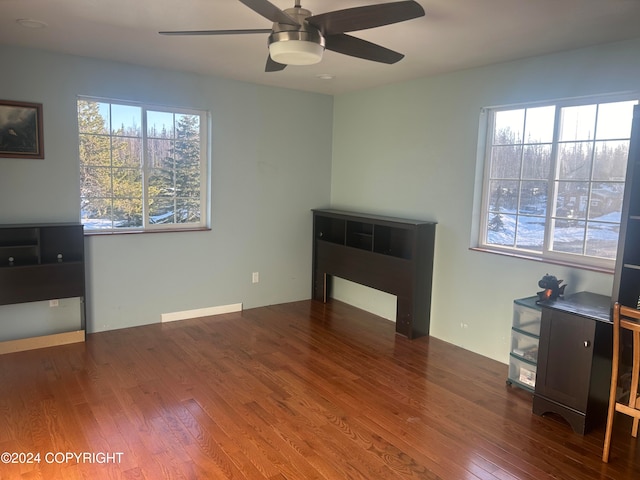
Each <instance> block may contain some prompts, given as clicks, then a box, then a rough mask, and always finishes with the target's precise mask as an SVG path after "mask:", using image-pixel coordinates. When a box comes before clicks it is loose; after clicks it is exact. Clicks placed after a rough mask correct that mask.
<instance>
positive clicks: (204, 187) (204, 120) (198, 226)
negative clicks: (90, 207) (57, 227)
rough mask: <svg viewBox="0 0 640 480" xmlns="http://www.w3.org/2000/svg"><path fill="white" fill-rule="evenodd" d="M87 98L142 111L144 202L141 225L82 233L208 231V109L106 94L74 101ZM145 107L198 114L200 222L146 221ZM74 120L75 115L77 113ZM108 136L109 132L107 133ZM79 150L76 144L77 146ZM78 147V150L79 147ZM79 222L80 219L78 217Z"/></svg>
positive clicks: (77, 127)
mask: <svg viewBox="0 0 640 480" xmlns="http://www.w3.org/2000/svg"><path fill="white" fill-rule="evenodd" d="M78 101H89V102H100V103H109V104H116V105H128V106H134V107H139V108H140V109H141V111H142V118H141V126H140V129H141V132H142V136H141V140H142V142H141V143H142V146H141V148H142V173H143V178H142V190H143V205H142V226H141V227H111V228H94V229H91V228H87V227H86V226H85V234H88V235H113V234H127V233H145V232H147V233H149V232H172V231H193V230H196V231H200V230H209V229H210V228H211V214H210V209H209V205H210V202H211V175H210V172H211V143H210V142H209V138H210V137H211V123H212V122H211V112H209V111H207V110H202V109H196V108H186V107H174V106H169V105H159V104H152V103H142V102H133V101H128V100H121V99H115V98H107V97H95V96H86V95H78V96H77V97H76V102H78ZM148 110H151V111H154V112H168V113H174V114H186V115H198V116H200V119H201V121H200V152H201V153H202V155H204V157H205V158H201V161H200V193H201V195H200V222H198V223H195V222H194V223H171V224H152V223H149V221H148V211H147V210H148V178H149V161H148V152H147V148H146V141H147V138H148V137H147V115H146V112H147V111H148ZM76 119H77V114H76ZM76 131H77V132H78V139H79V135H80V129H79V126H78V125H76ZM109 136H111V133H109ZM78 149H79V147H78ZM78 149H77V150H78ZM80 222H82V218H81V219H80Z"/></svg>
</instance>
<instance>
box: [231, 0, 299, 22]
mask: <svg viewBox="0 0 640 480" xmlns="http://www.w3.org/2000/svg"><path fill="white" fill-rule="evenodd" d="M240 2H241V3H243V4H245V5H246V6H247V7H249V8H250V9H251V10H253V11H254V12H256V13H258V14H259V15H262V16H263V17H264V18H266V19H267V20H271V21H272V22H274V23H284V24H286V25H293V26H294V27H299V26H300V24H299V23H298V21H297V20H296V19H295V18H293V17H292V16H290V15H289V14H287V13H285V12H283V11H282V10H280V9H279V8H278V7H276V6H275V5H274V4H273V3H271V2H268V1H267V0H240Z"/></svg>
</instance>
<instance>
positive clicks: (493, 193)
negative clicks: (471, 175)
mask: <svg viewBox="0 0 640 480" xmlns="http://www.w3.org/2000/svg"><path fill="white" fill-rule="evenodd" d="M636 103H638V101H637V97H635V98H634V99H633V100H630V99H629V98H625V99H616V101H611V100H608V101H597V100H595V101H594V100H593V99H591V100H590V101H588V100H587V101H585V100H584V99H582V101H566V102H554V103H553V104H544V105H541V104H537V105H526V106H517V107H503V108H492V109H487V110H486V111H485V112H484V113H485V114H486V122H487V123H486V126H487V128H486V131H487V135H486V139H485V140H484V141H485V143H486V148H485V149H484V181H483V195H482V210H481V216H480V225H479V229H478V230H479V242H478V246H479V247H480V248H483V249H488V250H491V251H494V252H502V253H509V254H517V255H522V256H527V257H536V258H541V259H544V260H548V261H555V262H560V263H567V264H573V265H584V266H590V267H596V268H605V269H609V268H612V267H613V264H614V261H615V257H616V249H617V243H618V233H619V230H620V219H621V210H622V197H623V193H624V181H625V175H626V165H627V156H628V153H629V136H630V134H631V120H632V117H633V105H634V104H636Z"/></svg>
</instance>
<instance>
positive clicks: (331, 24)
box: [240, 0, 424, 35]
mask: <svg viewBox="0 0 640 480" xmlns="http://www.w3.org/2000/svg"><path fill="white" fill-rule="evenodd" d="M240 1H243V0H240ZM243 3H244V1H243ZM423 15H424V9H423V8H422V6H421V5H420V4H419V3H417V2H415V1H413V0H407V1H402V2H393V3H380V4H377V5H367V6H364V7H355V8H347V9H345V10H335V11H333V12H327V13H321V14H320V15H313V16H311V17H307V22H309V23H310V24H311V25H313V26H314V27H316V28H317V29H318V30H320V31H321V32H322V33H323V34H324V35H334V34H337V33H344V32H354V31H356V30H366V29H367V28H374V27H381V26H383V25H390V24H392V23H398V22H404V21H405V20H411V19H413V18H418V17H422V16H423Z"/></svg>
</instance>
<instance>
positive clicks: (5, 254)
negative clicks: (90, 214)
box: [0, 224, 85, 330]
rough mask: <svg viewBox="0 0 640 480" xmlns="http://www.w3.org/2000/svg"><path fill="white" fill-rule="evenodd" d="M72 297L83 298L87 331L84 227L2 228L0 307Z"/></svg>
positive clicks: (83, 320) (28, 226)
mask: <svg viewBox="0 0 640 480" xmlns="http://www.w3.org/2000/svg"><path fill="white" fill-rule="evenodd" d="M72 297H80V298H81V302H82V312H81V318H82V326H81V329H82V330H84V329H85V325H84V323H85V302H84V297H85V264H84V232H83V226H82V225H80V224H44V225H3V226H0V305H9V304H15V303H26V302H36V301H42V300H52V299H60V298H72Z"/></svg>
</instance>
